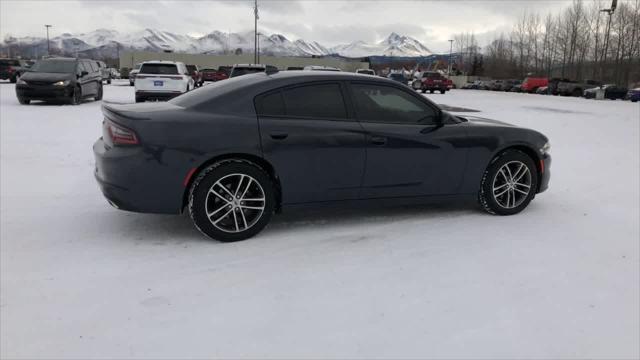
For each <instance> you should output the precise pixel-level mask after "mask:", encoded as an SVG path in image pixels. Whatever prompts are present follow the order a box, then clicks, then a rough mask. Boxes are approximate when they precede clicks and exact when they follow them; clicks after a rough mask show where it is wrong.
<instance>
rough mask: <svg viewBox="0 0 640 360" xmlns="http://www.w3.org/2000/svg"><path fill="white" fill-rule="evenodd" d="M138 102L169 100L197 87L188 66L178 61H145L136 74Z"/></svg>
mask: <svg viewBox="0 0 640 360" xmlns="http://www.w3.org/2000/svg"><path fill="white" fill-rule="evenodd" d="M135 87H136V102H144V101H147V100H168V99H171V98H173V97H176V96H178V95H180V94H184V93H186V92H187V91H189V90H193V89H194V88H195V82H194V81H193V77H191V74H189V70H188V69H187V66H186V65H185V64H184V63H182V62H176V61H164V60H163V61H145V62H143V63H142V66H141V67H140V72H138V75H136V82H135Z"/></svg>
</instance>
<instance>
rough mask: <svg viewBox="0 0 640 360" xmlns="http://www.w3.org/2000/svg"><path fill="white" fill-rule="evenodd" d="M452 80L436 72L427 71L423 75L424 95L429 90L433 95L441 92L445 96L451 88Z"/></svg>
mask: <svg viewBox="0 0 640 360" xmlns="http://www.w3.org/2000/svg"><path fill="white" fill-rule="evenodd" d="M450 82H451V80H449V79H447V78H445V77H444V76H443V75H442V74H440V73H439V72H435V71H425V72H424V73H422V86H421V87H420V90H422V92H423V93H426V92H427V90H428V91H429V92H430V93H432V94H433V92H434V91H436V90H437V91H440V93H441V94H444V93H445V92H446V91H447V90H449V89H450V88H449V86H450V85H451V84H450Z"/></svg>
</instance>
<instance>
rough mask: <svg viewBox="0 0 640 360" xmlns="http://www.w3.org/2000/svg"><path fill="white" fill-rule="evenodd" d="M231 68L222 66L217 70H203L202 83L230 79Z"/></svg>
mask: <svg viewBox="0 0 640 360" xmlns="http://www.w3.org/2000/svg"><path fill="white" fill-rule="evenodd" d="M229 72H231V66H220V67H218V70H216V69H202V71H201V73H202V81H203V82H204V81H220V80H224V79H228V78H229Z"/></svg>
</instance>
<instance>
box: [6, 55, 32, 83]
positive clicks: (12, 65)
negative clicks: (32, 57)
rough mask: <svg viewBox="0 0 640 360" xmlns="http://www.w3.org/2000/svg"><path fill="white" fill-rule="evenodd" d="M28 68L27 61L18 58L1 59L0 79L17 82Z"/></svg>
mask: <svg viewBox="0 0 640 360" xmlns="http://www.w3.org/2000/svg"><path fill="white" fill-rule="evenodd" d="M25 69H26V63H25V62H24V61H22V60H17V59H0V79H2V80H7V79H8V80H9V81H11V82H12V83H15V82H16V81H17V80H18V78H19V77H20V75H21V74H22V72H23V71H24V70H25Z"/></svg>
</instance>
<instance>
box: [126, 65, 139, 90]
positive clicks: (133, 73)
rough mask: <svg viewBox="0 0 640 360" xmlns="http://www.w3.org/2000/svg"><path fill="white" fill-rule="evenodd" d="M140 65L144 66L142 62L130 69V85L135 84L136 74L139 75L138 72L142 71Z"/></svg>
mask: <svg viewBox="0 0 640 360" xmlns="http://www.w3.org/2000/svg"><path fill="white" fill-rule="evenodd" d="M140 66H142V64H135V65H134V66H133V69H131V71H129V86H133V85H134V84H135V82H136V75H138V72H140Z"/></svg>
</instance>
